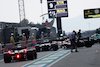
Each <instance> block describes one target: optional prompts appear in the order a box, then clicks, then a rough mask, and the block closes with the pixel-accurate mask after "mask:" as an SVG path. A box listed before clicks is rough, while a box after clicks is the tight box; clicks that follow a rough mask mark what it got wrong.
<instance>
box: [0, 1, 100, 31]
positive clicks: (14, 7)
mask: <svg viewBox="0 0 100 67" xmlns="http://www.w3.org/2000/svg"><path fill="white" fill-rule="evenodd" d="M67 1H68V3H67V4H68V14H69V16H68V17H65V18H62V28H63V30H65V31H66V32H71V31H72V30H73V29H74V30H76V31H78V29H82V30H89V29H90V30H91V29H96V28H98V27H100V18H94V19H84V18H83V10H84V9H92V8H100V0H67ZM24 2H25V3H24V4H25V15H26V19H28V20H29V21H30V22H34V23H37V22H39V23H41V18H40V15H41V4H40V0H24ZM42 9H43V13H47V0H43V4H42ZM0 21H5V22H17V23H18V22H19V21H20V20H19V8H18V0H0ZM54 26H55V27H56V21H55V23H54Z"/></svg>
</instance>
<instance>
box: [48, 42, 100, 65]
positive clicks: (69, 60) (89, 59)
mask: <svg viewBox="0 0 100 67" xmlns="http://www.w3.org/2000/svg"><path fill="white" fill-rule="evenodd" d="M78 51H79V52H74V53H71V54H70V55H68V56H66V57H65V58H63V59H62V60H60V61H59V62H57V63H55V64H54V65H52V66H50V67H100V44H99V43H97V44H95V45H93V46H92V47H91V48H86V47H82V48H78Z"/></svg>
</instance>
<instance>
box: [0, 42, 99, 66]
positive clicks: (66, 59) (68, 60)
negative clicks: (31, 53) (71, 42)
mask: <svg viewBox="0 0 100 67" xmlns="http://www.w3.org/2000/svg"><path fill="white" fill-rule="evenodd" d="M60 50H62V51H63V52H67V51H69V50H65V49H60ZM78 51H79V52H74V53H69V54H68V55H65V54H64V56H63V57H62V58H59V59H58V60H57V61H55V62H53V63H52V65H50V66H45V67H100V44H98V43H97V44H95V45H93V46H92V47H90V48H86V47H81V48H78ZM56 52H59V50H58V51H44V52H38V58H37V59H36V60H39V59H46V58H45V56H49V55H50V54H52V53H56ZM60 54H61V53H60ZM56 56H57V55H56ZM59 56H60V55H59ZM61 56H62V55H61ZM43 57H44V58H43ZM36 60H27V61H18V62H11V63H4V61H3V60H0V61H1V62H0V67H22V66H25V65H27V64H29V63H32V62H34V61H36ZM30 67H33V66H30ZM41 67H43V66H41Z"/></svg>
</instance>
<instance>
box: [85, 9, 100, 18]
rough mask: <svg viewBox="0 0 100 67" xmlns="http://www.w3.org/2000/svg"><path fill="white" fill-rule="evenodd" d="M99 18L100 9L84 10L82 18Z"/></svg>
mask: <svg viewBox="0 0 100 67" xmlns="http://www.w3.org/2000/svg"><path fill="white" fill-rule="evenodd" d="M98 17H100V8H96V9H87V10H84V18H85V19H87V18H98Z"/></svg>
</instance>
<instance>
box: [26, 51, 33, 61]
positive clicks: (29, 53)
mask: <svg viewBox="0 0 100 67" xmlns="http://www.w3.org/2000/svg"><path fill="white" fill-rule="evenodd" d="M27 59H28V60H33V59H34V52H33V51H28V52H27Z"/></svg>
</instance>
